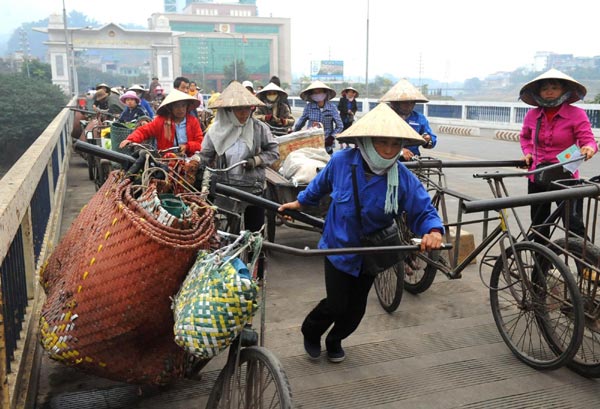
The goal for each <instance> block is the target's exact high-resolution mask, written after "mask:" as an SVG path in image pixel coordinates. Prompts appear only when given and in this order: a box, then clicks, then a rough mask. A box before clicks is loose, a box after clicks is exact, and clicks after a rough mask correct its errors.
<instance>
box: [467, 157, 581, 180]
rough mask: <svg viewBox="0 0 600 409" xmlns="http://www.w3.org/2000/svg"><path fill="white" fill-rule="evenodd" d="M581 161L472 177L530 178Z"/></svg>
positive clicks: (480, 174)
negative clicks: (524, 170)
mask: <svg viewBox="0 0 600 409" xmlns="http://www.w3.org/2000/svg"><path fill="white" fill-rule="evenodd" d="M583 159H585V158H584V157H583V156H582V157H579V158H575V159H570V160H568V161H565V162H559V163H553V164H552V165H548V166H544V167H543V168H537V169H534V170H529V171H526V172H495V173H475V174H473V177H474V178H481V179H501V178H506V177H520V176H531V175H537V174H538V173H542V172H544V171H546V170H550V169H554V168H558V167H560V166H564V165H567V164H569V163H574V162H579V161H581V160H583ZM523 165H525V162H524V161H523Z"/></svg>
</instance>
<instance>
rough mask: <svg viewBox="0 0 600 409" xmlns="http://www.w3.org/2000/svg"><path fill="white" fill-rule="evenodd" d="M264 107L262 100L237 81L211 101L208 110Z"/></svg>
mask: <svg viewBox="0 0 600 409" xmlns="http://www.w3.org/2000/svg"><path fill="white" fill-rule="evenodd" d="M264 105H265V104H264V103H263V102H262V101H261V100H260V99H258V98H256V97H255V96H254V94H252V93H251V92H250V91H248V90H247V89H246V87H244V86H243V85H242V84H240V83H239V82H237V81H232V82H231V84H229V85H228V86H227V88H225V89H224V90H223V92H221V94H220V95H219V96H218V97H217V98H215V100H214V101H210V99H209V101H208V108H210V109H213V108H234V107H251V106H264Z"/></svg>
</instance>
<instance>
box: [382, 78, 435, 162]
mask: <svg viewBox="0 0 600 409" xmlns="http://www.w3.org/2000/svg"><path fill="white" fill-rule="evenodd" d="M379 102H387V103H388V104H390V107H391V108H392V109H393V110H394V111H395V112H396V113H397V114H398V115H399V116H400V117H401V118H402V119H404V120H405V121H406V122H407V123H408V124H409V125H410V126H411V128H412V129H414V130H415V131H416V132H417V133H418V134H419V135H421V138H423V139H424V141H425V142H424V144H423V145H422V146H423V148H425V149H432V148H435V145H436V144H437V135H436V134H434V133H433V130H432V129H431V126H429V121H428V120H427V118H426V117H425V115H423V114H422V113H420V112H417V111H415V105H416V104H417V103H421V104H426V103H428V102H429V100H428V99H427V98H425V96H424V95H423V94H422V93H421V91H419V90H418V89H417V88H416V87H415V86H414V85H412V84H411V83H410V82H408V81H407V80H405V79H401V80H400V81H398V83H397V84H396V85H394V86H393V87H392V88H390V90H389V91H388V92H386V93H385V94H384V95H383V96H382V97H381V99H380V100H379ZM415 155H417V156H420V155H421V153H420V152H419V146H418V145H414V146H408V147H406V148H404V149H402V154H401V155H400V160H401V161H408V160H410V159H411V158H412V157H413V156H415Z"/></svg>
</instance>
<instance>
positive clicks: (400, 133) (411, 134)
mask: <svg viewBox="0 0 600 409" xmlns="http://www.w3.org/2000/svg"><path fill="white" fill-rule="evenodd" d="M377 137H379V138H397V139H402V142H403V143H404V145H405V146H411V145H413V146H414V145H423V144H424V143H425V140H424V139H423V138H422V137H421V135H419V134H418V133H417V132H416V131H415V130H414V129H413V128H412V127H411V126H410V125H409V124H408V123H407V122H406V121H405V120H404V119H402V118H401V117H400V116H399V115H398V114H396V112H394V110H393V109H392V108H390V106H389V105H388V104H386V103H381V104H379V105H377V106H376V107H375V108H373V109H372V110H370V111H369V112H367V113H366V114H365V115H364V116H363V117H362V118H360V119H359V120H358V121H356V123H355V124H354V125H352V126H351V127H349V128H348V129H346V130H345V131H344V132H342V133H341V134H338V135H337V137H336V139H339V140H342V141H343V140H344V139H350V140H351V139H354V138H377Z"/></svg>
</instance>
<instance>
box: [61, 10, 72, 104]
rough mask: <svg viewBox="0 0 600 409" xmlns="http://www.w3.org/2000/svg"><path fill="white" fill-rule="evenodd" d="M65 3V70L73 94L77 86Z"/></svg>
mask: <svg viewBox="0 0 600 409" xmlns="http://www.w3.org/2000/svg"><path fill="white" fill-rule="evenodd" d="M62 4H63V27H64V29H65V51H66V52H67V54H66V59H67V60H66V61H65V72H66V73H67V79H68V82H69V95H70V96H73V95H74V93H75V87H74V86H73V75H72V71H71V59H70V54H71V53H70V50H69V31H68V30H67V9H66V7H65V0H62Z"/></svg>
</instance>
